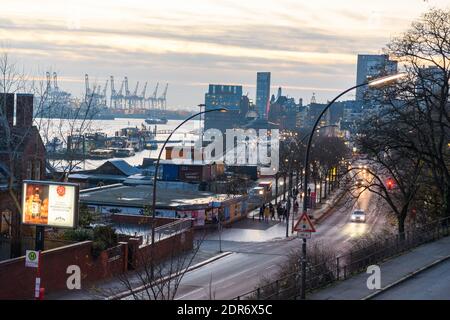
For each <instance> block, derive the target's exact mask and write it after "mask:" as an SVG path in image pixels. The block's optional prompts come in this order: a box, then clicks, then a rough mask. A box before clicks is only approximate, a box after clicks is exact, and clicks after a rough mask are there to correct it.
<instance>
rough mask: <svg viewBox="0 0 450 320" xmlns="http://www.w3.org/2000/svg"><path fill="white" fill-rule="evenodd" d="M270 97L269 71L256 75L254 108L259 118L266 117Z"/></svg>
mask: <svg viewBox="0 0 450 320" xmlns="http://www.w3.org/2000/svg"><path fill="white" fill-rule="evenodd" d="M269 99H270V72H258V73H257V75H256V109H257V111H258V115H259V118H260V119H267V116H268V113H269V110H268V109H269Z"/></svg>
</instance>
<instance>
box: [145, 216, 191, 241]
mask: <svg viewBox="0 0 450 320" xmlns="http://www.w3.org/2000/svg"><path fill="white" fill-rule="evenodd" d="M192 225H193V219H181V220H177V221H173V222H170V223H167V224H164V225H162V226H159V227H156V228H155V242H158V241H161V240H163V239H167V238H170V237H173V236H174V235H177V234H179V233H182V232H184V231H186V230H189V229H190V228H192ZM151 243H152V234H151V231H150V232H149V233H148V234H145V235H144V237H143V239H142V244H141V246H144V245H148V244H151Z"/></svg>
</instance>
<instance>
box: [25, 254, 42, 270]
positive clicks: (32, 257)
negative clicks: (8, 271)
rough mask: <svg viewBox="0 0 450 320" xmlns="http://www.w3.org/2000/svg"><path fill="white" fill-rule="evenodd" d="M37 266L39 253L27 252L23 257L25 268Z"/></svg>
mask: <svg viewBox="0 0 450 320" xmlns="http://www.w3.org/2000/svg"><path fill="white" fill-rule="evenodd" d="M38 266H39V251H34V250H27V251H26V255H25V267H29V268H37V267H38Z"/></svg>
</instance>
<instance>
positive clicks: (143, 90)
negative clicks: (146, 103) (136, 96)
mask: <svg viewBox="0 0 450 320" xmlns="http://www.w3.org/2000/svg"><path fill="white" fill-rule="evenodd" d="M146 91H147V82H145V84H144V89H142V93H141V97H142V99H145V92H146Z"/></svg>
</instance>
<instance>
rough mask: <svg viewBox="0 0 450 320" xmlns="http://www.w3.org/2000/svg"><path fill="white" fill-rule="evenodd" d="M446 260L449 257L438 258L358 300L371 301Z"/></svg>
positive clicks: (449, 257)
mask: <svg viewBox="0 0 450 320" xmlns="http://www.w3.org/2000/svg"><path fill="white" fill-rule="evenodd" d="M448 259H450V255H448V256H445V257H443V258H440V259H437V260H435V261H433V262H432V263H430V264H427V265H426V266H424V267H421V268H419V269H417V270H415V271H413V272H410V273H408V274H407V275H406V276H403V277H402V278H400V279H399V280H397V281H394V282H392V283H391V284H388V285H387V286H385V287H384V288H381V289H379V290H377V291H375V292H374V293H371V294H369V295H367V296H365V297H363V298H361V299H360V300H370V299H372V298H374V297H376V296H378V295H380V294H382V293H383V292H385V291H387V290H389V289H392V288H393V287H395V286H396V285H399V284H401V283H402V282H405V281H407V280H409V279H410V278H412V277H414V276H416V275H417V274H419V273H421V272H424V271H426V270H428V269H431V268H432V267H434V266H436V265H438V264H439V263H441V262H444V261H446V260H448Z"/></svg>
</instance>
